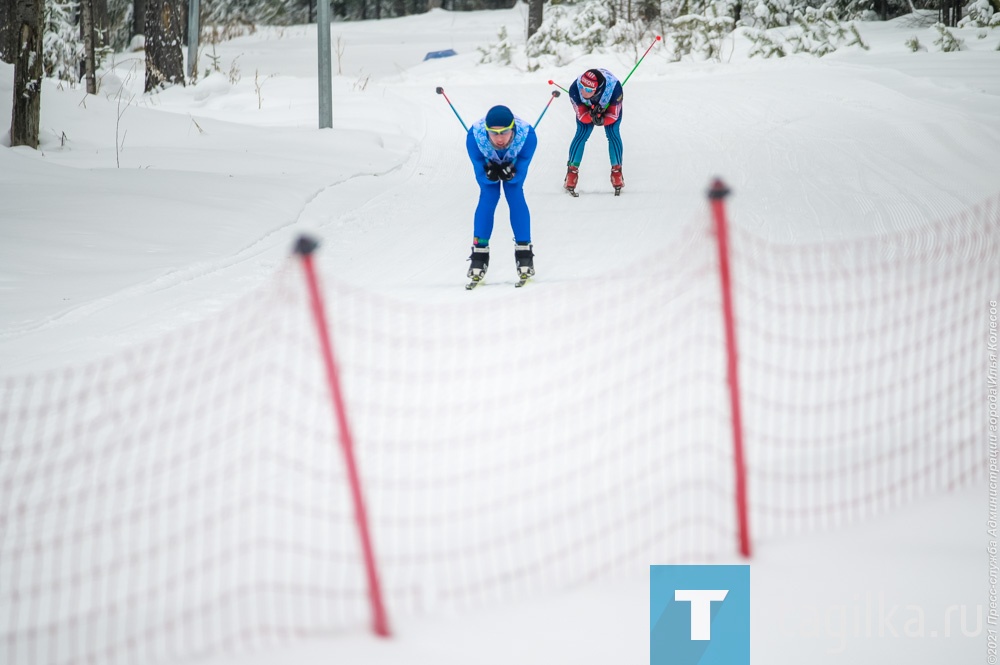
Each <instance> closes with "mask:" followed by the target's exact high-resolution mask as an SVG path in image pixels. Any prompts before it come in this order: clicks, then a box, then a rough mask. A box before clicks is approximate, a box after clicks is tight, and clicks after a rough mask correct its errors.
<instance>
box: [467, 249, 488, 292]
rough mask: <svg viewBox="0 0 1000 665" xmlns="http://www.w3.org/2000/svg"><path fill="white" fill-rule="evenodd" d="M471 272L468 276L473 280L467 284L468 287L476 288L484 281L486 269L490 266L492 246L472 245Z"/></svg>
mask: <svg viewBox="0 0 1000 665" xmlns="http://www.w3.org/2000/svg"><path fill="white" fill-rule="evenodd" d="M469 261H471V263H470V264H469V272H468V278H469V279H471V280H472V281H471V282H469V283H468V284H466V285H465V288H466V289H470V290H471V289H474V288H476V285H478V284H479V282H481V281H482V279H483V277H485V276H486V269H487V268H489V267H490V248H489V246H488V245H487V246H486V247H480V246H478V245H473V246H472V254H470V255H469Z"/></svg>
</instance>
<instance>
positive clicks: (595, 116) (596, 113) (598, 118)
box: [590, 106, 605, 127]
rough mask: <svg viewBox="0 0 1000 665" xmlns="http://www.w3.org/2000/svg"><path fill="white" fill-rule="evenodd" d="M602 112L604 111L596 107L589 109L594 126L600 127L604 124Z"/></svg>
mask: <svg viewBox="0 0 1000 665" xmlns="http://www.w3.org/2000/svg"><path fill="white" fill-rule="evenodd" d="M604 111H605V109H602V108H599V107H597V106H595V107H593V108H592V109H590V119H591V120H593V121H594V124H595V125H597V126H598V127H600V126H601V125H603V124H604Z"/></svg>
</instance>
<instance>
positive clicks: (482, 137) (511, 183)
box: [465, 116, 538, 244]
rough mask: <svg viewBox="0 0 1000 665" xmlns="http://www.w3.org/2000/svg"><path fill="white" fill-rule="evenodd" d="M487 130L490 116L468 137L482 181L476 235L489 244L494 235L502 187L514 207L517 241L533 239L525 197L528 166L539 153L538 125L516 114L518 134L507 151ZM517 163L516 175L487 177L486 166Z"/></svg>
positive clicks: (471, 157)
mask: <svg viewBox="0 0 1000 665" xmlns="http://www.w3.org/2000/svg"><path fill="white" fill-rule="evenodd" d="M487 134H488V132H487V131H486V119H485V118H483V119H481V120H479V121H478V122H476V123H474V124H473V125H472V127H470V128H469V133H468V135H467V136H466V139H465V147H466V149H467V150H468V152H469V160H470V161H471V162H472V171H473V173H475V176H476V182H477V183H478V184H479V204H478V205H477V206H476V214H475V218H474V231H473V232H474V234H475V237H476V238H477V239H479V242H480V244H486V243H487V241H489V239H490V236H491V235H493V215H494V213H495V212H496V207H497V204H498V203H499V202H500V190H501V187H502V189H503V193H504V195H505V196H506V197H507V206H508V207H509V208H510V228H511V230H513V231H514V240H515V242H517V243H518V244H527V243H530V242H531V214H530V213H529V212H528V204H527V203H526V202H525V200H524V189H523V186H524V179H525V178H526V177H527V175H528V166H529V165H530V164H531V158H532V156H534V154H535V148H536V147H537V145H538V139H537V138H536V137H535V128H534V127H532V126H531V125H530V124H528V123H527V122H525V121H524V120H522V119H521V118H518V117H517V116H515V117H514V136H513V138H512V139H511V142H510V144H509V145H508V146H507V148H506V149H504V150H497V149H496V148H494V147H493V144H492V143H491V142H490V139H489V136H488V135H487ZM488 162H493V163H494V164H506V163H509V164H513V166H514V169H515V175H514V177H513V178H511V179H510V180H507V181H502V180H497V181H491V180H489V179H488V178H487V177H486V165H487V163H488Z"/></svg>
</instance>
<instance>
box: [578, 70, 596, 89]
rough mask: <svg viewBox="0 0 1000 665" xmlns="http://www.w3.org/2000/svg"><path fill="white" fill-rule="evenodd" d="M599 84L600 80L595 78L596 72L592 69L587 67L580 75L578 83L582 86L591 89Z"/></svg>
mask: <svg viewBox="0 0 1000 665" xmlns="http://www.w3.org/2000/svg"><path fill="white" fill-rule="evenodd" d="M599 84H600V81H598V80H597V72H595V71H594V70H593V69H588V70H587V71H585V72H584V73H583V76H581V77H580V85H581V86H582V87H584V88H590V89H591V90H593V89H594V88H596V87H597V86H598V85H599Z"/></svg>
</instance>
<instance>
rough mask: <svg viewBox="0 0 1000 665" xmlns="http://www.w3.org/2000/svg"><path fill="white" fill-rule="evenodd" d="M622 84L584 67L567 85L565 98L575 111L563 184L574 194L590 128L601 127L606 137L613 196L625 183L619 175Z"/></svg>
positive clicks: (613, 78)
mask: <svg viewBox="0 0 1000 665" xmlns="http://www.w3.org/2000/svg"><path fill="white" fill-rule="evenodd" d="M623 96H624V92H623V91H622V84H621V83H619V82H618V79H617V78H615V75H614V74H612V73H611V72H609V71H608V70H606V69H588V70H587V71H585V72H584V73H583V74H582V75H581V76H580V78H579V79H577V80H576V82H574V83H573V84H572V85H571V86H570V87H569V101H570V102H572V104H573V110H575V111H576V134H575V135H574V136H573V141H572V142H571V143H570V144H569V161H568V162H567V164H566V166H567V168H566V180H565V181H564V182H563V187H564V188H565V189H566V191H567V192H569V193H570V194H573V195H574V196H576V183H577V180H578V179H579V177H580V162H582V161H583V149H584V147H585V146H586V145H587V140H588V139H589V138H590V134H591V132H593V131H594V127H595V126H597V127H604V135H605V136H606V137H607V138H608V155H609V156H610V157H611V186H612V187H614V188H615V195H618V194H619V193H621V190H622V187H624V186H625V176H623V175H622V135H621V133H620V127H621V118H622V97H623Z"/></svg>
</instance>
